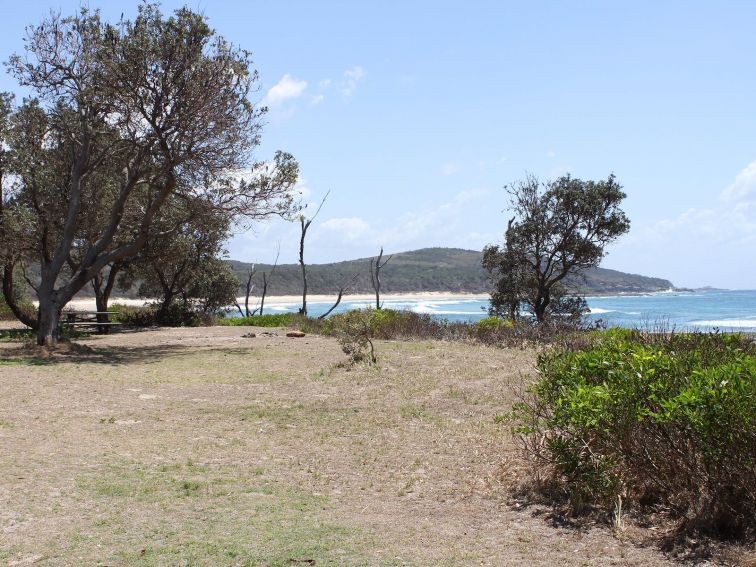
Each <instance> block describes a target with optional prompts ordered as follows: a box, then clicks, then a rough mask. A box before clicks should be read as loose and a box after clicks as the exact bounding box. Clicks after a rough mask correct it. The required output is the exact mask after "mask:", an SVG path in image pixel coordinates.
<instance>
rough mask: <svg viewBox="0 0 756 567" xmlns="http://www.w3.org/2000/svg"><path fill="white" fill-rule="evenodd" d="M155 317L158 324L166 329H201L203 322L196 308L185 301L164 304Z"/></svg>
mask: <svg viewBox="0 0 756 567" xmlns="http://www.w3.org/2000/svg"><path fill="white" fill-rule="evenodd" d="M155 315H156V321H157V323H158V324H159V325H163V326H165V327H199V326H201V325H202V322H203V319H202V317H201V316H200V313H198V312H197V311H196V310H195V308H194V306H193V305H192V304H191V303H188V302H184V301H175V302H173V303H169V304H168V305H165V304H163V305H161V306H160V308H159V309H158V310H157V311H156V313H155Z"/></svg>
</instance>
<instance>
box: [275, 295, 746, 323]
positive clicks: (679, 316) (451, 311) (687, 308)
mask: <svg viewBox="0 0 756 567" xmlns="http://www.w3.org/2000/svg"><path fill="white" fill-rule="evenodd" d="M586 299H587V301H588V306H589V307H590V309H591V314H590V315H589V317H590V318H591V319H593V320H596V319H601V320H603V321H604V322H605V323H606V324H607V325H608V326H620V327H642V328H654V327H656V326H658V325H659V324H663V325H665V326H666V327H667V328H674V329H675V330H704V331H710V330H714V329H720V330H722V331H749V332H756V290H744V291H731V290H727V291H725V290H707V291H694V292H661V293H654V294H648V295H616V296H603V297H587V298H586ZM373 304H374V302H370V301H344V302H342V303H341V305H339V307H338V308H337V309H336V310H335V311H334V312H335V313H339V312H342V311H346V310H348V309H356V308H363V307H370V306H372V305H373ZM331 305H332V303H330V302H329V303H311V302H308V310H309V312H310V315H311V316H318V315H319V314H321V313H323V312H324V311H326V310H327V309H328V308H329V307H330V306H331ZM384 307H386V308H387V309H406V310H411V311H415V312H417V313H428V314H429V315H431V316H432V317H436V318H439V319H447V320H449V321H468V322H474V321H478V320H480V319H482V318H484V317H486V315H487V313H486V310H487V309H488V302H487V301H485V300H478V299H457V298H433V299H423V300H413V301H408V300H397V299H391V298H387V299H386V300H385V302H384ZM298 308H299V304H297V303H287V304H276V305H269V306H267V305H266V312H267V313H284V312H296V311H297V310H298Z"/></svg>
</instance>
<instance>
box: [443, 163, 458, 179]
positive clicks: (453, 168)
mask: <svg viewBox="0 0 756 567" xmlns="http://www.w3.org/2000/svg"><path fill="white" fill-rule="evenodd" d="M458 171H459V165H457V164H456V163H454V162H451V161H449V162H446V163H445V164H444V165H442V166H441V175H443V176H444V177H449V176H450V175H454V174H455V173H457V172H458Z"/></svg>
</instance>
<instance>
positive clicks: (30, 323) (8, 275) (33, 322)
mask: <svg viewBox="0 0 756 567" xmlns="http://www.w3.org/2000/svg"><path fill="white" fill-rule="evenodd" d="M13 268H14V266H13V265H8V264H6V265H5V266H3V297H4V298H5V303H6V305H7V306H8V308H9V309H10V310H11V312H12V313H13V315H14V316H15V317H16V319H18V320H19V321H21V322H22V323H23V324H24V325H26V326H27V327H29V328H31V329H33V330H35V331H36V330H37V327H38V326H39V325H38V320H37V319H35V318H34V316H33V315H32V314H31V313H27V312H26V311H24V309H22V308H21V306H20V305H19V304H18V303H17V302H16V296H15V293H14V289H13Z"/></svg>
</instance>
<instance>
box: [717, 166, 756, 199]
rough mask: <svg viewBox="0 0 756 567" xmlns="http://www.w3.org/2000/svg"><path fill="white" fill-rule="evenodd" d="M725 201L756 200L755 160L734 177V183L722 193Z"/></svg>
mask: <svg viewBox="0 0 756 567" xmlns="http://www.w3.org/2000/svg"><path fill="white" fill-rule="evenodd" d="M722 198H723V199H724V200H725V201H741V200H750V199H753V200H756V160H754V161H752V162H751V163H749V164H748V165H747V166H746V167H745V168H744V169H743V170H742V171H741V172H740V173H738V174H737V175H736V176H735V181H734V182H733V184H732V185H730V186H729V187H728V188H727V189H725V190H724V191H723V192H722Z"/></svg>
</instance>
